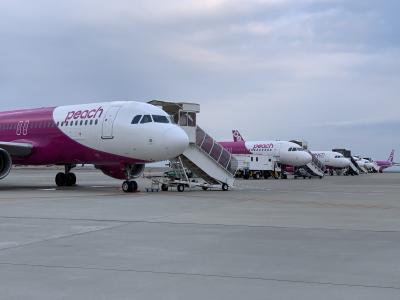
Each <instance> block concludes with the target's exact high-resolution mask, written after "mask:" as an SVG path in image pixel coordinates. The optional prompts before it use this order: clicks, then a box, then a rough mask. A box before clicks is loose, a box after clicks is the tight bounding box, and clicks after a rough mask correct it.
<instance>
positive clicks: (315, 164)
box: [302, 150, 325, 178]
mask: <svg viewBox="0 0 400 300" xmlns="http://www.w3.org/2000/svg"><path fill="white" fill-rule="evenodd" d="M305 151H307V152H308V153H309V154H310V155H311V156H312V161H311V162H310V163H308V164H307V165H305V166H303V167H302V168H303V169H304V170H305V171H306V172H307V173H308V174H310V175H311V176H315V177H319V178H322V177H324V175H325V165H324V164H323V163H322V162H321V161H320V160H319V159H318V158H317V156H316V155H314V154H313V153H312V152H311V151H309V150H305Z"/></svg>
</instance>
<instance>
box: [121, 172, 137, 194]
mask: <svg viewBox="0 0 400 300" xmlns="http://www.w3.org/2000/svg"><path fill="white" fill-rule="evenodd" d="M125 174H126V179H127V180H125V181H124V182H123V183H122V190H123V191H124V192H125V193H135V192H137V190H138V184H137V182H136V181H134V180H132V178H133V177H134V176H132V174H133V172H132V166H131V165H127V166H125Z"/></svg>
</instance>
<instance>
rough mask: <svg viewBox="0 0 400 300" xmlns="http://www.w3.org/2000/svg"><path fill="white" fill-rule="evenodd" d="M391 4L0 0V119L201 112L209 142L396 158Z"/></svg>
mask: <svg viewBox="0 0 400 300" xmlns="http://www.w3.org/2000/svg"><path fill="white" fill-rule="evenodd" d="M399 11H400V1H398V0H381V1H378V0H375V1H373V0H351V1H349V0H319V1H317V0H247V1H238V0H231V1H229V0H187V1H177V0H172V1H161V0H160V1H156V0H143V1H142V0H139V1H134V0H113V1H105V0H78V1H76V0H68V1H67V0H65V1H64V0H58V1H53V0H52V1H50V0H48V1H45V0H35V1H28V0H25V1H21V0H12V1H10V0H0V109H1V110H8V109H14V108H25V107H37V106H53V105H65V104H74V103H88V102H95V101H108V100H138V101H147V100H151V99H162V100H177V101H192V102H197V103H200V104H201V109H202V112H201V114H200V115H199V124H200V126H202V127H204V128H205V129H206V130H208V131H209V132H210V134H211V135H212V136H214V137H215V138H217V139H218V140H224V139H230V138H231V129H233V128H236V129H239V130H240V131H241V132H242V135H243V136H244V137H245V138H247V139H249V140H250V139H251V140H255V139H256V140H262V139H292V138H303V139H305V140H307V141H308V142H309V144H310V146H311V147H312V148H313V149H316V150H328V149H332V147H346V148H350V149H353V150H354V153H355V154H362V155H371V156H373V157H374V158H387V156H388V155H389V152H390V150H391V149H392V148H397V149H398V150H399V151H400V138H399V129H400V116H399V114H400V109H399V108H400V99H399V91H400V26H399V25H400V21H399V19H398V13H399Z"/></svg>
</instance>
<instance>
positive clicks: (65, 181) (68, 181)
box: [55, 165, 76, 187]
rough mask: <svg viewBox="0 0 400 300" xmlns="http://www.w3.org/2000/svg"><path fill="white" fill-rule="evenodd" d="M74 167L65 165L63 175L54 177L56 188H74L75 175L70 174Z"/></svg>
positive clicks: (59, 174)
mask: <svg viewBox="0 0 400 300" xmlns="http://www.w3.org/2000/svg"><path fill="white" fill-rule="evenodd" d="M74 167H75V166H73V165H66V166H65V173H61V172H60V173H58V174H57V175H56V179H55V181H56V185H57V186H60V187H61V186H74V185H75V184H76V175H75V174H74V173H71V170H72V168H74Z"/></svg>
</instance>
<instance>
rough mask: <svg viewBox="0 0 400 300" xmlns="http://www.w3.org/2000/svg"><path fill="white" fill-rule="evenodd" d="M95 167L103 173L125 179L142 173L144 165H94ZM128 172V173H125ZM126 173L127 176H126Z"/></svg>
mask: <svg viewBox="0 0 400 300" xmlns="http://www.w3.org/2000/svg"><path fill="white" fill-rule="evenodd" d="M96 168H97V169H99V170H101V171H102V172H103V173H104V174H105V175H107V176H110V177H112V178H115V179H120V180H125V179H132V178H136V177H139V176H140V175H142V173H143V171H144V168H145V165H144V164H134V165H126V166H123V165H103V166H102V165H96ZM127 173H128V174H127ZM127 175H128V177H129V178H127Z"/></svg>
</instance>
